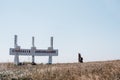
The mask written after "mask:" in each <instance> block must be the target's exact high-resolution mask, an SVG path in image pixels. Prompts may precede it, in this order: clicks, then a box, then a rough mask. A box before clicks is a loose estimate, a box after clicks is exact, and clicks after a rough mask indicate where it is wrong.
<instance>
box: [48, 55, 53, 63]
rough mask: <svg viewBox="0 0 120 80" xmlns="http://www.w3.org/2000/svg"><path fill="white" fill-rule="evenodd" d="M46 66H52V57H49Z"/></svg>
mask: <svg viewBox="0 0 120 80" xmlns="http://www.w3.org/2000/svg"><path fill="white" fill-rule="evenodd" d="M48 64H52V56H49V58H48Z"/></svg>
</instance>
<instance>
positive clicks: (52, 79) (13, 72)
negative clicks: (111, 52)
mask: <svg viewBox="0 0 120 80" xmlns="http://www.w3.org/2000/svg"><path fill="white" fill-rule="evenodd" d="M0 80H120V60H115V61H105V62H86V63H68V64H67V63H63V64H53V65H44V64H39V65H30V64H26V65H22V66H15V65H13V64H12V63H1V64H0Z"/></svg>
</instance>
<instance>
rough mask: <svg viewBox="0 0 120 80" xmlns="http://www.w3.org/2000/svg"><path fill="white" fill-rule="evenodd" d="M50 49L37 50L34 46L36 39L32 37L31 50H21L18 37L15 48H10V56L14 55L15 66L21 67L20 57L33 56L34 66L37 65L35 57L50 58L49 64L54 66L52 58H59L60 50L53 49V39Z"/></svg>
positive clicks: (15, 40) (15, 39)
mask: <svg viewBox="0 0 120 80" xmlns="http://www.w3.org/2000/svg"><path fill="white" fill-rule="evenodd" d="M50 44H51V45H50V47H48V49H37V48H36V47H35V44H34V37H32V47H31V49H21V47H20V46H18V44H17V35H15V38H14V48H10V55H14V56H15V57H14V64H16V65H19V56H32V64H35V56H49V58H48V64H52V56H58V49H54V48H53V37H51V43H50Z"/></svg>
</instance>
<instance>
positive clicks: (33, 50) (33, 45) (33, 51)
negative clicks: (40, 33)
mask: <svg viewBox="0 0 120 80" xmlns="http://www.w3.org/2000/svg"><path fill="white" fill-rule="evenodd" d="M34 43H35V42H34V37H32V48H31V52H32V64H33V65H35V56H34V53H35V49H36V47H35V44H34Z"/></svg>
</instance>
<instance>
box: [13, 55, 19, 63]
mask: <svg viewBox="0 0 120 80" xmlns="http://www.w3.org/2000/svg"><path fill="white" fill-rule="evenodd" d="M14 64H16V65H19V55H17V53H16V54H15V57H14Z"/></svg>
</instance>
